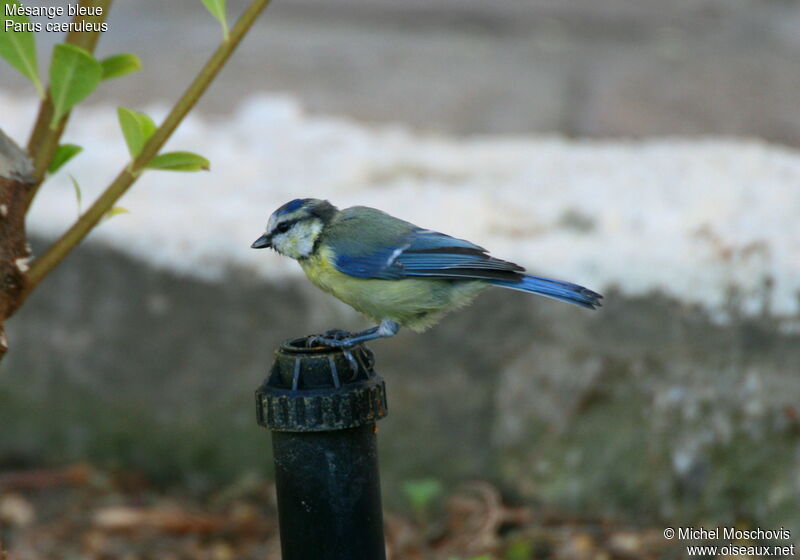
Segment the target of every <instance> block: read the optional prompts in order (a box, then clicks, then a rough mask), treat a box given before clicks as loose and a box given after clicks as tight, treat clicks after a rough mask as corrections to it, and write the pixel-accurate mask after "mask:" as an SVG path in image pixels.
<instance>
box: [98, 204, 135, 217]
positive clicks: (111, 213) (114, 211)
mask: <svg viewBox="0 0 800 560" xmlns="http://www.w3.org/2000/svg"><path fill="white" fill-rule="evenodd" d="M129 212H130V210H128V209H127V208H123V207H122V206H114V207H113V208H112V209H111V210H109V211H108V212H106V213H105V215H104V216H103V219H104V220H110V219H111V218H113V217H114V216H116V215H118V214H128V213H129Z"/></svg>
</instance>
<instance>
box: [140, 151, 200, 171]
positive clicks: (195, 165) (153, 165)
mask: <svg viewBox="0 0 800 560" xmlns="http://www.w3.org/2000/svg"><path fill="white" fill-rule="evenodd" d="M147 167H148V168H149V169H161V170H163V171H201V170H206V171H208V169H209V167H211V164H210V163H209V162H208V160H207V159H206V158H204V157H203V156H199V155H197V154H193V153H192V152H167V153H166V154H160V155H157V156H156V157H154V158H153V159H152V160H150V163H148V164H147Z"/></svg>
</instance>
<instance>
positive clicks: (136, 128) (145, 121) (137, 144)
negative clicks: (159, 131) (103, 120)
mask: <svg viewBox="0 0 800 560" xmlns="http://www.w3.org/2000/svg"><path fill="white" fill-rule="evenodd" d="M117 118H118V119H119V126H120V128H121V129H122V135H123V136H124V137H125V143H126V144H127V145H128V152H130V154H131V158H132V159H136V157H137V156H138V155H139V154H140V153H141V152H142V148H143V147H144V145H145V143H147V141H148V140H149V139H150V137H151V136H152V135H153V133H154V132H155V131H156V123H154V122H153V119H151V118H150V117H148V116H147V115H145V114H144V113H140V112H138V111H134V110H133V109H128V108H127V107H117Z"/></svg>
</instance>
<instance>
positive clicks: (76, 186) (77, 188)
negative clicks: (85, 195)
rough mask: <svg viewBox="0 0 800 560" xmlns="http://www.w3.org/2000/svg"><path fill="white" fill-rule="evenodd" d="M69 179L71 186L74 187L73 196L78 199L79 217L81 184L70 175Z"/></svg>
mask: <svg viewBox="0 0 800 560" xmlns="http://www.w3.org/2000/svg"><path fill="white" fill-rule="evenodd" d="M69 180H70V181H72V188H73V189H75V198H77V199H78V217H79V218H80V217H81V213H82V212H81V198H82V197H81V186H80V185H79V184H78V181H77V180H76V179H75V177H73V176H72V175H70V176H69Z"/></svg>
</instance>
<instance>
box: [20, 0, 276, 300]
mask: <svg viewBox="0 0 800 560" xmlns="http://www.w3.org/2000/svg"><path fill="white" fill-rule="evenodd" d="M270 1H271V0H253V2H252V3H251V4H250V5H249V6H248V7H247V9H246V10H245V12H244V13H243V14H242V15H241V17H240V18H239V20H238V21H237V22H236V25H234V26H233V29H231V32H230V36H229V37H228V40H227V41H223V42H222V43H221V44H220V46H219V47H218V48H217V50H216V51H215V52H214V54H213V55H212V56H211V58H210V59H209V60H208V62H206V64H205V66H204V67H203V68H202V70H200V73H199V74H198V75H197V77H196V78H195V79H194V81H193V82H192V83H191V85H190V86H189V87H188V88H187V90H186V91H185V92H184V94H183V96H182V97H181V98H180V99H179V100H178V102H177V103H176V104H175V106H174V107H173V108H172V110H171V111H170V113H169V115H167V118H166V119H165V120H164V122H163V123H162V124H161V126H159V127H158V129H157V130H156V131H155V132H154V133H153V135H152V136H151V137H150V139H149V140H148V141H147V143H146V144H145V145H144V147H143V148H142V151H141V153H140V154H139V156H138V157H137V158H136V159H134V160H133V162H132V163H131V164H130V165H126V166H125V167H124V168H123V169H122V171H120V173H119V175H117V177H116V179H114V182H113V183H111V185H109V186H108V188H106V190H105V191H104V192H103V194H101V195H100V196H99V197H98V199H97V200H96V201H95V202H94V204H92V206H91V207H89V209H87V210H86V212H85V213H84V214H83V215H82V216H81V217H80V218H79V219H78V221H77V222H75V223H74V224H73V225H72V227H70V228H69V229H68V230H67V231H66V232H65V233H64V234H63V235H62V236H61V237H60V238H59V239H58V240H57V241H56V242H55V243H53V245H51V246H50V248H48V249H47V251H46V252H45V253H44V254H43V255H42V256H41V257H39V258H38V259H36V260H35V261H34V262H33V265H32V266H31V269H30V272H29V273H28V292H27V293H30V292H31V291H32V290H33V289H34V288H35V287H36V286H37V285H38V284H39V282H41V281H42V278H44V277H45V276H46V275H47V274H48V273H49V272H50V271H51V270H53V268H55V266H56V265H58V263H60V262H61V261H62V260H63V259H64V257H66V256H67V254H68V253H69V252H70V251H71V250H72V249H74V248H75V246H76V245H78V243H80V242H81V241H82V240H83V238H84V237H86V236H87V235H88V234H89V232H90V231H91V230H92V229H93V228H94V226H96V225H97V223H98V222H99V221H100V220H101V219H102V218H103V216H104V215H105V214H106V212H108V211H109V210H110V209H111V208H112V207H113V206H114V204H115V203H116V202H117V200H119V198H120V197H121V196H122V195H123V194H125V192H126V191H127V190H128V189H129V188H130V186H131V185H132V184H133V183H134V182H135V181H136V179H137V178H138V177H139V175H140V173H141V172H142V171H143V170H144V169H145V167H146V166H147V164H148V163H149V162H150V160H151V159H153V157H154V156H156V155H157V154H158V152H159V150H160V149H161V147H162V146H163V145H164V143H165V142H166V141H167V140H168V139H169V137H170V135H171V134H172V133H173V132H174V131H175V129H176V128H177V127H178V125H179V124H180V122H181V121H182V120H183V119H184V117H185V116H186V115H187V113H188V112H189V111H190V110H191V109H192V107H194V105H195V103H197V101H198V100H199V99H200V97H201V96H202V94H203V93H204V92H205V90H206V89H208V86H209V85H210V84H211V82H212V81H213V79H214V78H215V77H216V75H217V74H218V73H219V71H220V70H221V69H222V67H223V65H224V64H225V62H226V61H227V60H228V58H229V57H230V56H231V54H233V51H234V50H235V49H236V47H237V46H238V45H239V43H240V42H241V40H242V39H243V38H244V36H245V35H246V34H247V31H248V30H249V29H250V27H251V26H252V25H253V23H254V22H255V20H256V18H257V17H258V15H259V14H260V13H261V12H262V11H263V10H264V8H266V7H267V6H268V5H269V3H270ZM26 295H27V294H26Z"/></svg>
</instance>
